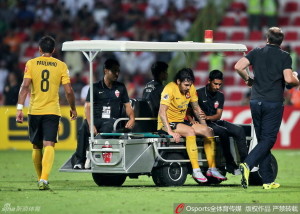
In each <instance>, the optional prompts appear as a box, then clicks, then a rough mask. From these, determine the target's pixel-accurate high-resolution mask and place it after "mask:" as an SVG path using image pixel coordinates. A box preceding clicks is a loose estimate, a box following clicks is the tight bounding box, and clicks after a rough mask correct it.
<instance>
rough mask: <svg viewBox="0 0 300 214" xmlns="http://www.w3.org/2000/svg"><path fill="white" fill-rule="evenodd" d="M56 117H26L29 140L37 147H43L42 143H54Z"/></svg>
mask: <svg viewBox="0 0 300 214" xmlns="http://www.w3.org/2000/svg"><path fill="white" fill-rule="evenodd" d="M59 120H60V116H58V115H30V114H29V115H28V126H29V140H30V142H31V143H32V144H34V145H37V146H38V147H43V141H51V142H54V143H56V142H57V136H58V125H59Z"/></svg>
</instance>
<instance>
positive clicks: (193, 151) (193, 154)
mask: <svg viewBox="0 0 300 214" xmlns="http://www.w3.org/2000/svg"><path fill="white" fill-rule="evenodd" d="M186 151H187V153H188V156H189V158H190V161H191V164H192V168H193V169H197V168H200V167H199V163H198V148H197V144H196V136H187V137H186Z"/></svg>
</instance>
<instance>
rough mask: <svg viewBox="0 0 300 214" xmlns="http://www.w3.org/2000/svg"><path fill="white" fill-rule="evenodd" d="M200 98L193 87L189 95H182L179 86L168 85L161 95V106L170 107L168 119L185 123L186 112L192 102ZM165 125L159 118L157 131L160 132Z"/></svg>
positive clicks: (172, 83) (173, 83)
mask: <svg viewBox="0 0 300 214" xmlns="http://www.w3.org/2000/svg"><path fill="white" fill-rule="evenodd" d="M197 101H198V96H197V92H196V88H195V86H194V85H191V88H190V91H189V93H187V94H186V95H184V94H181V92H180V90H179V87H178V85H177V84H176V83H175V82H170V83H169V84H167V85H166V86H165V88H164V90H163V92H162V93H161V99H160V104H164V105H166V106H168V110H167V118H168V121H169V122H170V123H171V122H183V121H184V117H185V115H186V110H187V108H188V105H189V103H190V102H197ZM162 127H163V123H162V121H161V119H160V117H158V124H157V129H158V130H160V129H161V128H162Z"/></svg>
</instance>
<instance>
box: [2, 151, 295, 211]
mask: <svg viewBox="0 0 300 214" xmlns="http://www.w3.org/2000/svg"><path fill="white" fill-rule="evenodd" d="M72 153H73V152H71V151H57V152H56V154H55V164H54V166H53V169H52V172H51V175H50V178H49V180H50V187H51V191H39V190H38V189H37V185H36V176H35V171H34V168H33V164H32V161H31V152H30V151H0V213H2V212H3V213H4V211H5V210H6V211H7V210H9V211H11V212H14V213H18V211H19V212H20V213H34V212H39V213H72V214H74V213H100V214H101V213H107V214H114V213H117V214H119V213H123V214H125V213H132V214H135V213H142V214H143V213H174V207H173V206H174V204H178V203H224V204H231V203H250V204H263V203H300V182H299V180H300V179H299V177H300V176H299V175H300V167H299V163H300V151H299V150H275V151H273V154H274V156H275V157H276V159H277V161H278V167H279V172H278V176H277V182H279V183H280V184H281V187H280V188H279V189H275V190H263V189H262V187H261V186H250V187H248V189H246V190H244V189H243V188H242V187H241V185H240V176H233V175H231V174H228V175H227V177H228V180H227V181H225V182H223V183H221V184H219V185H212V186H199V185H197V184H196V183H195V181H194V180H193V179H192V178H191V176H190V175H189V176H188V179H187V181H186V183H185V185H184V186H181V187H156V186H155V185H154V183H153V181H152V178H151V177H148V176H140V177H139V178H138V179H129V178H127V180H126V182H125V183H124V184H123V186H122V187H98V186H97V185H96V184H95V183H94V181H93V179H92V175H91V174H89V173H66V172H59V171H58V169H59V168H60V166H61V165H62V164H63V163H64V162H65V161H66V160H67V159H68V158H69V157H70V156H71V154H72ZM299 212H300V210H299Z"/></svg>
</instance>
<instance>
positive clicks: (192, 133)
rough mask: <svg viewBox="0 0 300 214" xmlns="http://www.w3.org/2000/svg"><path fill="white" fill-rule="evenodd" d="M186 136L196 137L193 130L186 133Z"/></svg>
mask: <svg viewBox="0 0 300 214" xmlns="http://www.w3.org/2000/svg"><path fill="white" fill-rule="evenodd" d="M187 136H196V133H195V130H194V129H193V128H191V129H189V130H188V132H187Z"/></svg>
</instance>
